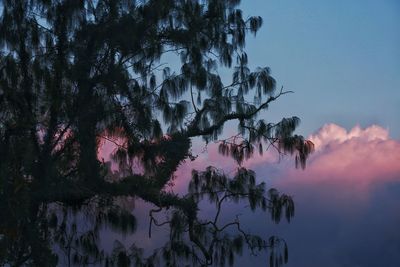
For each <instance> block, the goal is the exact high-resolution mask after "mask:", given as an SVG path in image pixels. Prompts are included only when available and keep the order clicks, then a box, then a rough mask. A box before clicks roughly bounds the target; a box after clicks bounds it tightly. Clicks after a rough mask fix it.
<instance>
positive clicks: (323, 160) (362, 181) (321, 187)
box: [275, 124, 400, 203]
mask: <svg viewBox="0 0 400 267" xmlns="http://www.w3.org/2000/svg"><path fill="white" fill-rule="evenodd" d="M309 139H310V140H312V141H313V142H314V144H315V146H316V152H315V153H314V154H312V155H311V157H310V158H309V160H308V163H307V168H306V169H305V170H304V171H300V170H295V169H294V168H281V169H280V171H279V172H278V173H277V174H275V175H276V176H279V178H280V179H278V180H277V187H282V188H284V190H286V189H288V190H289V191H292V192H300V191H302V190H303V191H304V192H305V191H307V192H309V193H310V192H313V193H315V194H324V195H325V196H324V198H325V199H328V198H332V199H331V200H332V201H333V202H336V203H343V202H342V201H349V200H351V199H354V200H355V198H358V199H359V200H361V199H366V198H368V196H369V195H370V192H371V191H372V190H374V188H376V187H379V186H385V185H387V184H388V183H391V182H400V142H399V140H394V139H391V138H390V137H389V133H388V130H386V129H384V128H382V127H380V126H377V125H372V126H370V127H368V128H365V129H362V128H360V127H359V126H355V127H354V128H353V129H351V130H350V131H347V130H346V129H344V128H342V127H340V126H338V125H335V124H326V125H324V126H323V127H322V128H321V129H320V130H318V131H317V132H316V133H315V134H313V135H311V136H310V137H309ZM328 196H329V197H328ZM335 200H336V201H335ZM341 200H342V201H341Z"/></svg>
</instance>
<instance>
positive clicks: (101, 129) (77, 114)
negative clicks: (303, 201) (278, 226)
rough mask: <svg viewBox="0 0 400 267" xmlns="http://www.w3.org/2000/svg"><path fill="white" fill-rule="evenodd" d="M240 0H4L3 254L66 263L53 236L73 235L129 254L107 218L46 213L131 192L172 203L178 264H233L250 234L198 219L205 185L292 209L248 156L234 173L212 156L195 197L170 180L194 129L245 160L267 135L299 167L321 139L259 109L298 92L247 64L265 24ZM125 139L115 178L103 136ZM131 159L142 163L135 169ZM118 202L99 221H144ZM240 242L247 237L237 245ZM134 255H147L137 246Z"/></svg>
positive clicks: (95, 253)
mask: <svg viewBox="0 0 400 267" xmlns="http://www.w3.org/2000/svg"><path fill="white" fill-rule="evenodd" d="M239 3H240V1H238V0H206V1H196V0H193V1H192V0H191V1H186V0H177V1H175V0H174V1H172V0H146V1H126V0H115V1H109V0H30V1H25V0H4V1H2V2H1V8H0V14H1V16H0V49H1V50H0V203H1V204H0V205H1V213H0V215H1V218H9V219H7V220H5V221H0V258H1V259H0V262H1V263H5V264H11V265H21V264H24V263H28V264H32V265H37V266H47V265H49V266H52V265H55V264H57V256H56V255H55V254H54V253H53V251H52V247H54V242H56V243H59V244H60V247H62V248H66V247H68V249H67V251H68V253H67V254H68V257H67V258H68V262H69V260H71V259H72V258H73V259H75V260H76V261H77V262H80V263H82V264H85V263H89V262H91V261H92V260H94V259H96V258H99V259H104V260H107V264H111V263H113V262H114V263H115V262H116V260H115V257H117V258H119V259H120V261H121V262H123V260H124V256H123V253H122V252H121V253H120V252H118V253H117V252H116V253H114V254H115V255H114V256H115V257H112V258H113V259H109V258H108V257H107V256H105V255H103V254H102V252H101V250H100V249H99V248H98V247H97V246H96V244H95V243H96V242H97V241H98V240H97V239H98V238H97V237H96V234H95V233H96V231H94V232H92V234H88V233H89V232H90V231H87V233H86V234H80V233H78V232H79V231H78V228H79V225H76V226H74V224H73V223H72V222H68V220H67V221H65V223H63V220H57V222H56V223H55V222H54V217H52V216H50V217H49V216H46V214H47V213H48V205H52V203H56V202H57V203H63V205H66V206H68V207H80V209H83V208H82V207H83V206H85V205H88V204H87V203H88V202H90V201H91V200H93V199H97V198H100V199H110V198H111V199H112V198H118V197H121V196H124V197H128V196H129V197H138V198H141V199H142V200H143V201H146V202H149V203H152V204H153V205H154V206H156V207H157V208H158V209H161V210H162V209H165V208H172V210H174V212H175V213H174V214H175V215H174V216H172V218H175V219H171V223H168V224H169V225H170V227H171V233H173V234H172V237H173V238H172V239H171V241H170V242H169V243H167V244H166V246H165V249H164V250H163V251H164V252H163V253H161V254H163V255H164V260H165V261H166V262H167V263H168V264H170V265H179V261H178V260H176V259H178V258H179V257H180V256H182V255H181V254H180V253H183V255H185V256H186V257H188V258H191V259H192V260H193V261H194V262H198V263H200V264H212V263H216V262H219V263H221V264H222V265H223V264H224V262H225V257H224V256H223V255H225V253H228V252H229V253H228V254H229V257H228V258H229V259H233V257H231V256H230V255H231V252H232V251H236V252H239V251H240V249H238V248H239V247H240V246H237V245H238V244H239V241H234V240H236V239H231V238H230V237H229V235H224V234H223V233H222V232H223V231H222V230H221V229H222V228H220V227H218V226H217V219H218V217H219V215H217V216H216V219H215V220H214V221H209V222H211V223H209V222H201V220H200V219H199V218H198V214H197V211H198V205H199V201H200V199H201V198H202V197H204V196H207V197H208V198H209V199H210V200H211V201H213V202H215V203H217V206H219V207H220V206H221V205H222V201H223V200H228V199H230V200H233V201H239V200H247V201H248V202H249V204H250V206H251V208H252V209H255V208H259V207H261V208H262V209H264V210H269V211H270V212H271V215H272V219H273V220H274V221H277V222H278V221H279V219H280V217H281V215H282V214H283V212H282V210H284V211H285V212H284V213H285V214H286V216H287V218H291V216H292V215H293V202H292V201H291V199H290V198H289V197H287V196H283V195H280V194H278V193H277V192H275V191H269V192H266V191H265V189H264V185H263V184H259V185H257V184H256V183H255V178H254V174H253V173H251V172H250V171H247V170H244V169H239V171H238V174H237V175H236V176H235V177H234V178H233V179H232V180H230V179H228V178H227V177H225V176H224V175H221V174H217V173H218V172H216V171H215V170H213V169H212V168H211V169H207V170H206V172H205V173H197V176H196V175H194V176H193V181H192V183H191V185H190V190H189V195H187V196H184V197H181V196H178V195H176V194H173V193H169V192H166V191H165V187H166V186H167V185H168V184H169V183H170V182H171V181H172V179H173V177H174V172H175V171H176V170H177V168H178V167H179V165H180V164H181V163H182V162H183V161H184V160H186V159H188V158H190V159H192V158H194V156H193V155H191V153H190V148H191V139H192V138H196V137H202V138H203V139H204V140H205V141H206V142H208V141H210V140H214V141H221V147H220V151H221V152H222V153H223V154H225V155H230V156H232V157H233V158H235V159H236V160H237V161H238V162H239V163H241V162H242V161H243V159H244V158H246V157H250V156H251V155H252V153H253V150H254V148H253V147H254V146H259V148H260V149H259V150H260V151H262V150H263V148H262V142H264V143H269V144H270V145H273V146H274V147H276V148H277V149H278V150H279V151H280V152H282V153H285V152H290V153H292V154H295V155H296V163H297V162H298V163H299V164H300V165H301V166H302V167H304V166H305V161H306V159H307V156H308V155H309V154H310V153H311V152H312V150H313V145H312V143H310V142H308V141H306V140H304V138H303V137H301V136H297V135H294V130H295V128H296V127H297V125H298V123H299V120H298V119H297V118H295V117H293V118H286V119H283V120H282V121H281V122H278V123H270V122H265V121H263V120H258V119H257V115H259V114H260V113H262V112H263V111H264V110H266V109H267V108H268V107H269V105H270V104H271V103H272V102H273V101H275V100H276V99H277V98H279V97H280V96H282V95H284V94H286V93H288V92H285V91H283V90H281V91H279V92H277V91H276V81H275V80H274V78H272V76H271V73H270V69H269V68H267V67H263V68H257V69H255V70H254V71H251V70H250V69H249V67H248V58H247V54H246V52H245V50H244V47H245V40H246V36H247V34H248V33H252V34H256V33H257V31H258V29H259V28H260V27H261V25H262V19H261V18H260V17H249V18H245V17H244V15H243V13H242V11H241V10H240V9H239V8H238V5H239ZM166 56H168V57H175V63H176V64H177V65H178V67H176V68H173V66H172V65H173V64H171V66H165V67H164V65H163V63H162V60H163V59H164V58H165V57H166ZM219 67H226V68H233V74H232V81H231V82H230V83H227V84H225V83H224V82H223V79H222V78H221V77H220V76H219V73H218V68H219ZM250 98H253V100H254V101H250ZM195 99H196V100H195ZM228 121H237V122H238V129H239V132H238V136H239V138H237V139H234V141H233V142H230V141H229V140H219V137H220V136H221V134H222V132H223V127H224V125H225V123H226V122H228ZM116 139H117V140H118V142H117V143H118V149H117V150H116V151H115V153H114V157H113V158H114V159H115V160H117V161H118V163H120V168H121V169H120V171H119V172H118V173H117V175H114V176H112V177H110V174H111V172H110V171H109V165H107V164H106V163H104V162H102V161H101V160H99V159H98V151H99V148H100V144H101V143H102V141H104V140H116ZM237 140H240V141H239V142H236V141H237ZM133 161H135V162H137V163H138V164H139V169H140V170H141V171H135V170H133V167H132V164H131V163H132V162H133ZM194 174H195V173H194ZM196 177H197V178H196ZM224 177H225V178H224ZM114 178H117V179H114ZM218 189H220V190H222V191H221V192H219V191H218ZM221 194H222V195H221ZM264 195H267V197H265V196H264ZM110 203H111V204H110ZM110 203H109V205H110V206H109V207H108V208H105V207H104V205H100V206H99V207H102V210H103V211H101V209H100V210H99V211H98V212H97V213H96V214H97V215H96V216H95V218H96V220H95V223H94V227H95V228H96V227H98V225H100V224H101V223H100V222H107V224H108V225H111V226H112V227H113V228H118V229H122V230H123V231H125V232H129V231H132V230H134V229H135V220H134V219H133V218H132V217H131V216H130V215H129V214H127V213H126V212H121V211H120V210H118V209H114V208H113V207H114V204H112V203H113V202H112V201H111V202H110ZM218 210H220V209H218ZM218 214H219V213H218ZM60 216H61V215H60ZM47 218H53V221H52V222H53V223H50V222H49V221H48V220H47ZM151 218H152V217H151ZM49 220H50V219H49ZM154 220H155V219H152V220H151V223H150V225H151V224H152V223H155V221H154ZM50 221H51V220H50ZM178 222H179V223H178ZM28 225H29V227H28ZM51 225H52V227H50V226H51ZM234 225H236V228H237V231H238V232H239V236H241V238H242V239H243V240H245V242H244V243H246V244H247V246H248V247H250V249H252V248H255V247H260V246H259V245H255V244H259V243H260V244H263V245H262V247H268V246H270V242H269V243H268V242H267V243H264V242H261V241H259V239H258V238H256V237H251V236H250V235H249V234H247V233H245V232H242V231H241V228H240V224H239V222H234V223H233V224H232V226H234ZM50 229H53V230H50ZM57 229H58V230H57ZM95 230H96V229H95ZM50 232H54V234H50ZM184 233H188V235H186V237H184V236H185V235H184ZM210 233H211V237H210ZM63 235H69V236H73V238H72V239H66V238H64V237H63ZM185 238H186V240H184V239H185ZM72 240H74V241H73V242H75V241H76V240H78V241H76V242H77V243H76V242H75V244H74V248H75V249H77V250H79V251H81V254H79V253H76V254H74V255H76V257H75V256H73V254H71V253H69V252H70V251H71V249H72V247H71V246H70V244H71V242H72ZM252 240H256V241H252ZM184 241H185V242H184ZM186 241H187V242H186ZM235 244H236V245H235ZM232 246H237V247H236V248H235V249H233V250H232V249H228V248H230V247H232ZM120 250H121V249H120ZM116 251H118V249H117V250H116ZM121 251H122V250H121ZM82 253H83V254H82ZM125 254H126V253H125ZM156 254H157V253H156ZM130 255H133V256H132V257H134V258H136V260H135V261H134V262H140V261H141V260H140V259H139V258H140V257H142V256H140V255H142V254H141V253H139V251H138V250H136V249H134V250H133V252H132V253H130ZM232 255H233V254H232ZM71 257H72V258H71ZM143 262H144V261H143ZM229 263H230V264H232V263H233V260H229ZM278 263H279V261H278ZM125 264H129V263H127V262H126V261H125ZM130 264H132V262H131V263H130Z"/></svg>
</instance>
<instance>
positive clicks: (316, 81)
mask: <svg viewBox="0 0 400 267" xmlns="http://www.w3.org/2000/svg"><path fill="white" fill-rule="evenodd" d="M241 8H242V9H243V11H244V13H245V15H246V14H247V15H259V16H261V17H263V20H264V24H263V27H262V28H261V30H260V31H259V32H258V33H257V36H256V37H255V38H254V37H250V36H249V39H248V41H247V46H246V50H247V53H248V56H249V62H250V66H251V67H253V68H255V67H257V66H268V67H270V68H271V70H272V75H273V76H274V77H275V78H276V80H277V84H278V86H279V87H280V86H284V88H285V89H286V90H292V91H294V92H295V93H294V94H289V95H285V96H284V97H283V98H280V99H279V100H278V101H276V102H275V103H273V104H272V105H271V107H270V109H269V110H268V112H266V113H264V114H263V115H262V116H264V117H265V118H266V119H267V120H269V121H278V120H279V119H281V118H282V117H289V116H298V117H300V119H301V120H302V123H301V125H300V126H299V129H298V131H297V132H298V133H300V134H303V135H304V136H306V137H308V138H309V139H310V140H312V141H313V142H314V144H315V146H316V151H315V153H314V154H312V156H311V157H310V159H309V160H308V164H307V168H306V169H305V170H299V169H295V167H294V160H293V158H291V157H289V156H287V157H284V158H282V159H279V158H278V157H277V156H276V154H275V153H274V152H272V151H271V152H269V153H265V154H264V155H263V156H257V155H256V156H255V157H254V158H252V159H250V160H248V161H246V162H245V163H244V165H245V166H246V167H249V168H251V169H253V170H255V171H256V174H257V177H258V181H264V182H266V183H267V186H268V187H276V188H277V189H278V190H279V191H282V192H284V193H287V194H289V195H291V196H293V198H294V201H295V204H296V214H295V217H294V219H293V221H292V222H291V223H290V224H289V223H286V222H282V223H280V224H278V225H276V224H274V223H272V222H270V220H268V217H267V215H266V214H263V213H255V214H250V213H249V211H248V208H246V206H245V204H243V205H241V204H239V205H238V206H235V208H233V207H231V205H228V208H227V209H226V210H225V213H224V215H223V216H225V218H229V216H231V217H232V216H235V215H236V214H238V213H241V214H243V216H242V217H241V218H242V219H243V220H244V225H247V227H248V228H249V229H252V230H253V231H256V232H258V233H259V234H261V235H265V236H266V237H267V236H268V235H279V236H281V237H283V238H284V239H285V240H286V241H287V242H288V245H289V264H288V265H287V266H293V267H294V266H296V267H302V266H304V267H313V266H328V267H347V266H348V267H356V266H362V267H364V266H371V267H372V266H386V267H396V266H400V231H399V225H400V123H399V118H398V117H399V115H400V75H398V71H399V70H400V49H399V48H400V28H399V25H400V1H397V0H381V1H378V0H375V1H373V0H363V1H348V0H335V1H321V0H307V1H294V0H293V1H289V0H273V1H272V0H252V1H243V2H242V6H241ZM227 78H229V77H227ZM234 127H235V126H234ZM225 130H228V131H229V129H226V128H225ZM195 146H196V147H194V152H195V153H198V158H197V159H196V160H195V161H193V162H190V164H189V163H187V164H184V165H183V166H181V167H180V169H178V171H177V176H178V179H177V180H176V181H175V182H176V185H175V189H174V190H176V191H177V192H184V191H185V190H186V188H187V185H188V177H187V176H188V175H187V173H190V170H191V169H193V168H197V169H199V170H201V169H202V168H204V167H205V166H208V165H210V164H213V165H215V166H216V167H219V168H222V169H224V170H225V171H226V172H230V171H232V170H234V169H235V168H236V167H237V166H236V165H235V163H234V162H233V160H230V159H229V158H224V157H222V156H221V155H218V153H217V147H216V146H215V145H212V144H211V145H209V146H208V147H207V152H204V151H203V147H202V146H201V145H196V143H195ZM196 151H197V152H196ZM136 209H137V207H136ZM212 209H213V208H212V207H209V211H212ZM206 212H207V211H206ZM139 217H140V216H139ZM144 225H145V226H144V227H146V223H144ZM146 229H147V228H146ZM146 229H145V228H143V229H142V230H143V231H142V230H140V228H139V229H138V232H139V235H140V232H141V231H142V232H143V236H145V233H146ZM135 239H136V240H138V239H137V237H135ZM139 239H140V238H139ZM146 242H149V246H150V245H151V243H152V242H155V243H157V242H159V239H158V238H156V237H155V238H154V239H153V240H147V241H146ZM244 265H246V266H249V265H253V266H267V258H266V255H263V254H261V255H260V256H259V257H249V256H248V255H244V256H243V257H242V258H241V259H239V260H238V261H237V263H236V266H244Z"/></svg>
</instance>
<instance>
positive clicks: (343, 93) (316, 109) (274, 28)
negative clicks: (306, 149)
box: [242, 0, 400, 138]
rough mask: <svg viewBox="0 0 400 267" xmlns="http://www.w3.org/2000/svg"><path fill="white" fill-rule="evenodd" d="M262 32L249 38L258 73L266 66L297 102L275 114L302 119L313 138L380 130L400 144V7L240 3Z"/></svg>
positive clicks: (341, 1)
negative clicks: (328, 128)
mask: <svg viewBox="0 0 400 267" xmlns="http://www.w3.org/2000/svg"><path fill="white" fill-rule="evenodd" d="M242 8H243V10H244V12H245V14H249V15H259V16H261V17H262V18H263V21H264V24H263V27H262V28H261V30H260V31H259V32H258V34H257V36H256V37H255V38H249V41H248V42H247V47H246V49H247V53H248V55H249V62H250V63H251V64H253V66H254V67H255V66H269V67H270V68H271V70H272V74H273V76H274V77H275V78H276V80H277V82H278V85H282V86H284V88H285V89H287V90H293V91H295V93H294V94H292V95H288V96H286V97H285V98H284V99H280V101H279V103H276V106H274V107H273V109H272V112H273V113H274V115H275V116H276V117H277V118H280V116H290V115H297V116H298V117H300V118H301V119H302V125H301V126H300V128H299V131H300V132H301V133H302V134H304V135H308V134H311V133H312V132H313V131H315V130H316V129H318V128H319V127H321V126H322V125H323V124H325V123H328V122H332V123H336V124H339V125H342V126H344V127H346V128H347V129H350V128H352V127H353V126H354V125H356V124H360V125H361V126H364V127H366V126H368V125H371V124H378V125H381V126H382V127H384V128H388V129H389V130H390V135H391V136H393V137H394V138H399V137H400V123H399V119H398V116H399V115H400V90H399V89H400V75H398V70H400V49H399V47H400V30H399V25H400V2H399V1H397V0H383V1H378V0H365V1H347V0H335V1H320V0H307V1H288V0H281V1H279V0H276V1H275V0H274V1H271V0H253V1H243V2H242Z"/></svg>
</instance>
